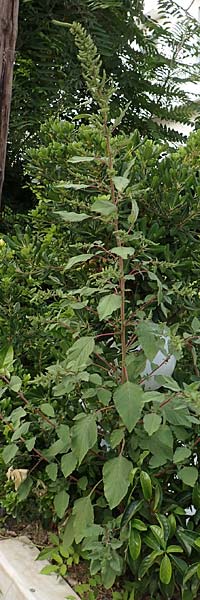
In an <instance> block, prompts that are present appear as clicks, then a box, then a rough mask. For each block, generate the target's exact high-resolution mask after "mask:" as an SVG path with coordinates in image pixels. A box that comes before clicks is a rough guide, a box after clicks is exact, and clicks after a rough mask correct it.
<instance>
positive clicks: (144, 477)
mask: <svg viewBox="0 0 200 600" xmlns="http://www.w3.org/2000/svg"><path fill="white" fill-rule="evenodd" d="M140 483H141V487H142V492H143V496H144V499H145V500H147V502H149V501H150V500H151V498H152V484H151V478H150V477H149V474H148V473H146V471H141V473H140Z"/></svg>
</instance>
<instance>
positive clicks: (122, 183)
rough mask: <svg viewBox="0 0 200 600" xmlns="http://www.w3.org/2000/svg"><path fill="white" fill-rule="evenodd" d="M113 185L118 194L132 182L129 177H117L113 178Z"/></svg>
mask: <svg viewBox="0 0 200 600" xmlns="http://www.w3.org/2000/svg"><path fill="white" fill-rule="evenodd" d="M113 183H114V186H115V188H116V190H117V191H118V192H123V191H124V190H125V189H126V188H127V186H128V185H129V183H130V182H129V179H127V177H120V175H116V176H115V177H113Z"/></svg>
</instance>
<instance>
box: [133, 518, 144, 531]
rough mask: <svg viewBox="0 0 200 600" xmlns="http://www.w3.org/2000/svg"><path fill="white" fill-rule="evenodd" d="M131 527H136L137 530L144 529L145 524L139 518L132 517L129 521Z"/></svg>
mask: <svg viewBox="0 0 200 600" xmlns="http://www.w3.org/2000/svg"><path fill="white" fill-rule="evenodd" d="M131 527H132V529H137V530H138V531H146V530H147V525H145V523H143V521H141V519H137V518H136V519H133V520H132V522H131Z"/></svg>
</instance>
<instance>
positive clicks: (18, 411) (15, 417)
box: [9, 406, 26, 428]
mask: <svg viewBox="0 0 200 600" xmlns="http://www.w3.org/2000/svg"><path fill="white" fill-rule="evenodd" d="M23 417H26V411H25V410H24V408H22V407H21V406H18V408H15V409H14V410H13V411H12V412H11V415H10V417H9V420H10V421H12V423H13V425H14V427H15V428H16V427H19V426H20V421H21V419H22V418H23Z"/></svg>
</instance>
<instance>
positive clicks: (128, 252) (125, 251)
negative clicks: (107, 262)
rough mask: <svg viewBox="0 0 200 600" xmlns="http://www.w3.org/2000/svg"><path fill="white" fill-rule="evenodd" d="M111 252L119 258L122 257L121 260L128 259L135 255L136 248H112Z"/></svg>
mask: <svg viewBox="0 0 200 600" xmlns="http://www.w3.org/2000/svg"><path fill="white" fill-rule="evenodd" d="M110 252H112V253H113V254H116V255H117V256H121V258H124V259H126V258H128V257H129V256H132V255H133V254H134V253H135V248H129V247H128V246H121V247H119V248H118V247H116V248H111V250H110Z"/></svg>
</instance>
